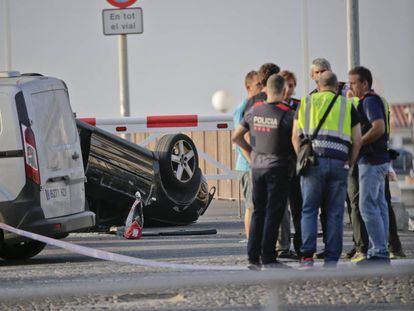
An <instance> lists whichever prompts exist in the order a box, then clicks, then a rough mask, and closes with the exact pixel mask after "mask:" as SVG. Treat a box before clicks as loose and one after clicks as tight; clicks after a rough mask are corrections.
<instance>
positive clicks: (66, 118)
mask: <svg viewBox="0 0 414 311" xmlns="http://www.w3.org/2000/svg"><path fill="white" fill-rule="evenodd" d="M32 101H33V106H34V114H35V122H36V125H37V126H38V128H39V130H40V134H41V135H42V137H43V140H44V141H45V142H46V144H47V145H49V146H58V145H67V144H73V143H75V142H76V135H77V131H76V126H75V122H74V120H73V114H72V110H71V108H70V105H69V95H68V93H67V91H65V90H54V91H48V92H41V93H36V94H32Z"/></svg>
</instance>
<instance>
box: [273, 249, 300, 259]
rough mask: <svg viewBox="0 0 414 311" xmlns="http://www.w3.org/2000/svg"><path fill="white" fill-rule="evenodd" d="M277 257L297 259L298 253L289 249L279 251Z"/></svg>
mask: <svg viewBox="0 0 414 311" xmlns="http://www.w3.org/2000/svg"><path fill="white" fill-rule="evenodd" d="M277 258H286V259H295V260H298V259H299V257H298V255H296V253H295V252H294V251H291V250H287V251H281V252H279V254H278V255H277Z"/></svg>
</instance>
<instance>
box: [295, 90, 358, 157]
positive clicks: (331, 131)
mask: <svg viewBox="0 0 414 311" xmlns="http://www.w3.org/2000/svg"><path fill="white" fill-rule="evenodd" d="M334 96H335V94H334V93H333V92H329V91H324V92H318V93H314V94H312V95H310V96H307V97H303V98H302V99H301V104H300V106H299V111H298V120H297V130H298V132H299V134H300V135H301V136H302V137H310V136H311V135H312V134H313V132H314V131H315V129H316V127H317V126H318V124H319V121H320V120H321V119H322V117H323V115H324V113H325V111H326V110H327V109H328V106H329V104H330V102H331V101H332V99H333V97H334ZM352 105H353V100H352V99H347V98H346V97H344V96H341V95H340V96H338V98H337V99H336V102H335V103H334V105H333V107H332V109H331V111H330V112H329V114H328V116H327V118H326V120H325V122H324V123H323V125H322V127H321V129H320V130H319V132H318V136H317V137H316V138H315V139H314V140H313V141H312V146H313V148H314V150H315V152H316V153H317V154H319V155H320V156H324V157H329V158H336V159H340V160H347V159H348V154H349V150H350V147H351V143H352V142H351V133H352V128H351V109H352Z"/></svg>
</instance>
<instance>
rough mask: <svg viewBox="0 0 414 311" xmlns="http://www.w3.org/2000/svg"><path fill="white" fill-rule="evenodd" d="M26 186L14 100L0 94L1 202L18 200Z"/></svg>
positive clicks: (9, 96)
mask: <svg viewBox="0 0 414 311" xmlns="http://www.w3.org/2000/svg"><path fill="white" fill-rule="evenodd" d="M25 184H26V173H25V168H24V153H23V144H22V137H21V134H20V126H19V122H18V114H17V108H16V104H15V101H14V98H12V96H11V95H10V94H8V93H0V202H7V201H12V200H15V199H16V198H17V196H18V195H19V193H20V192H21V190H22V189H23V187H24V185H25Z"/></svg>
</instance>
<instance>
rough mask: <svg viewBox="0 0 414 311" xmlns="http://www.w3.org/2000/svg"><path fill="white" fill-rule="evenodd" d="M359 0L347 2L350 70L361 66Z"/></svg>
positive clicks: (348, 0)
mask: <svg viewBox="0 0 414 311" xmlns="http://www.w3.org/2000/svg"><path fill="white" fill-rule="evenodd" d="M358 11H359V9H358V0H347V2H346V20H347V41H348V69H349V70H351V69H352V68H354V67H355V66H359V64H360V58H359V55H360V54H359V13H358Z"/></svg>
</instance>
